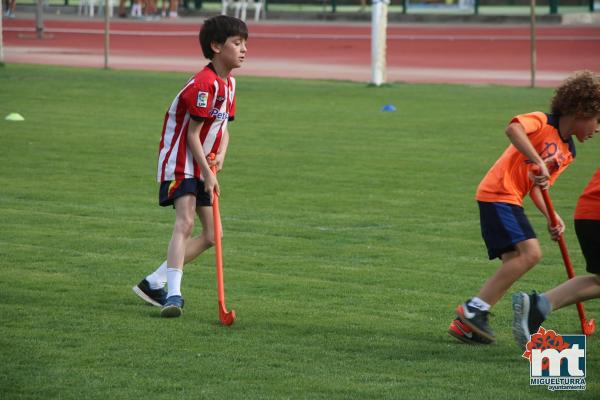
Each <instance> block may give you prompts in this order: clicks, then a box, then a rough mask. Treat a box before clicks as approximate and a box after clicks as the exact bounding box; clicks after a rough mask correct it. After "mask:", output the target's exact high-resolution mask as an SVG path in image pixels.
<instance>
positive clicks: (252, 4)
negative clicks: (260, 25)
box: [221, 0, 265, 21]
mask: <svg viewBox="0 0 600 400" xmlns="http://www.w3.org/2000/svg"><path fill="white" fill-rule="evenodd" d="M263 4H264V0H221V5H222V10H221V14H223V15H227V10H228V9H229V8H233V10H234V11H233V15H234V16H235V17H236V18H239V19H241V20H242V21H245V20H246V11H247V9H248V8H253V9H254V21H258V20H259V19H260V14H261V12H262V13H263V17H264V16H265V15H264V7H263Z"/></svg>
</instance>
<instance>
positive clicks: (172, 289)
mask: <svg viewBox="0 0 600 400" xmlns="http://www.w3.org/2000/svg"><path fill="white" fill-rule="evenodd" d="M182 277H183V270H182V269H179V268H167V286H168V287H169V292H168V294H167V297H171V296H181V278H182Z"/></svg>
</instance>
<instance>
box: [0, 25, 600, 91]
mask: <svg viewBox="0 0 600 400" xmlns="http://www.w3.org/2000/svg"><path fill="white" fill-rule="evenodd" d="M200 24H201V20H199V19H198V20H181V19H180V20H178V21H175V22H173V21H155V22H143V21H122V20H119V21H113V22H112V23H111V37H110V49H111V55H110V66H111V67H112V68H123V69H125V68H126V69H148V70H165V71H185V72H190V73H192V72H194V71H196V70H198V69H199V68H200V67H201V66H202V65H204V64H205V62H206V61H205V60H204V59H203V58H202V55H201V52H200V49H199V46H198V42H197V32H198V29H199V27H200ZM3 25H4V26H3V28H4V29H3V31H4V32H3V33H4V44H5V60H6V62H9V63H11V62H15V63H16V62H19V63H40V64H59V65H77V66H90V67H99V66H100V67H101V66H102V65H103V62H104V57H103V49H104V44H103V43H104V42H103V40H104V39H103V27H104V24H103V21H101V20H81V19H53V20H47V21H46V23H45V28H46V31H45V32H46V37H45V38H44V39H42V40H39V39H36V38H35V35H34V30H33V28H34V20H32V19H22V20H7V19H4V23H3ZM249 31H250V40H249V51H248V57H247V61H246V63H245V64H244V66H243V67H242V68H241V69H240V70H238V71H236V72H235V73H236V74H238V75H255V76H278V77H298V78H323V79H346V80H355V81H364V82H368V81H369V80H370V63H371V55H370V47H371V42H370V26H369V25H367V24H341V23H328V24H325V23H314V24H307V23H293V22H289V23H281V22H279V23H270V22H259V23H249ZM387 47H388V53H387V77H388V81H390V82H393V81H408V82H445V83H446V82H450V83H467V84H511V85H521V86H525V85H529V83H530V42H529V27H528V26H481V25H478V26H471V25H467V26H465V25H461V26H458V25H443V26H439V25H437V26H431V25H391V26H389V28H388V41H387ZM599 49H600V27H593V26H592V27H588V26H585V27H572V26H571V27H566V26H540V27H538V29H537V73H536V76H537V80H536V83H537V84H538V85H539V86H555V85H556V84H558V83H559V82H560V81H561V80H562V79H564V78H565V77H566V76H568V75H569V74H570V73H571V72H572V71H574V70H579V69H590V70H593V71H596V72H597V71H600V52H599V51H598V50H599Z"/></svg>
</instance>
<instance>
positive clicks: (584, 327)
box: [542, 189, 596, 336]
mask: <svg viewBox="0 0 600 400" xmlns="http://www.w3.org/2000/svg"><path fill="white" fill-rule="evenodd" d="M542 197H543V198H544V203H546V209H547V210H548V214H549V216H550V218H549V219H550V224H551V225H552V226H557V225H558V221H557V220H556V213H555V212H554V206H553V205H552V200H550V194H549V193H548V189H542ZM558 246H559V247H560V253H561V254H562V259H563V262H564V263H565V268H566V269H567V275H568V276H569V279H573V278H574V277H575V271H574V270H573V264H571V259H570V258H569V253H568V252H567V244H566V243H565V238H564V236H563V235H562V234H561V235H560V236H559V237H558ZM577 312H579V320H580V321H581V331H582V332H583V334H584V335H586V336H590V335H591V334H592V333H594V331H595V330H596V321H594V320H593V319H591V320H588V319H587V318H586V317H585V311H584V309H583V304H582V303H577Z"/></svg>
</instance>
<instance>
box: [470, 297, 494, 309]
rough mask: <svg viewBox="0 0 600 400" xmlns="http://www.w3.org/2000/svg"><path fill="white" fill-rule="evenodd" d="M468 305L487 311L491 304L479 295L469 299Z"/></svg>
mask: <svg viewBox="0 0 600 400" xmlns="http://www.w3.org/2000/svg"><path fill="white" fill-rule="evenodd" d="M469 305H470V306H471V307H475V308H478V309H480V310H481V311H489V310H490V308H491V306H490V305H489V304H488V303H486V302H485V301H483V300H481V299H480V298H479V297H473V298H472V299H471V301H469Z"/></svg>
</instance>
